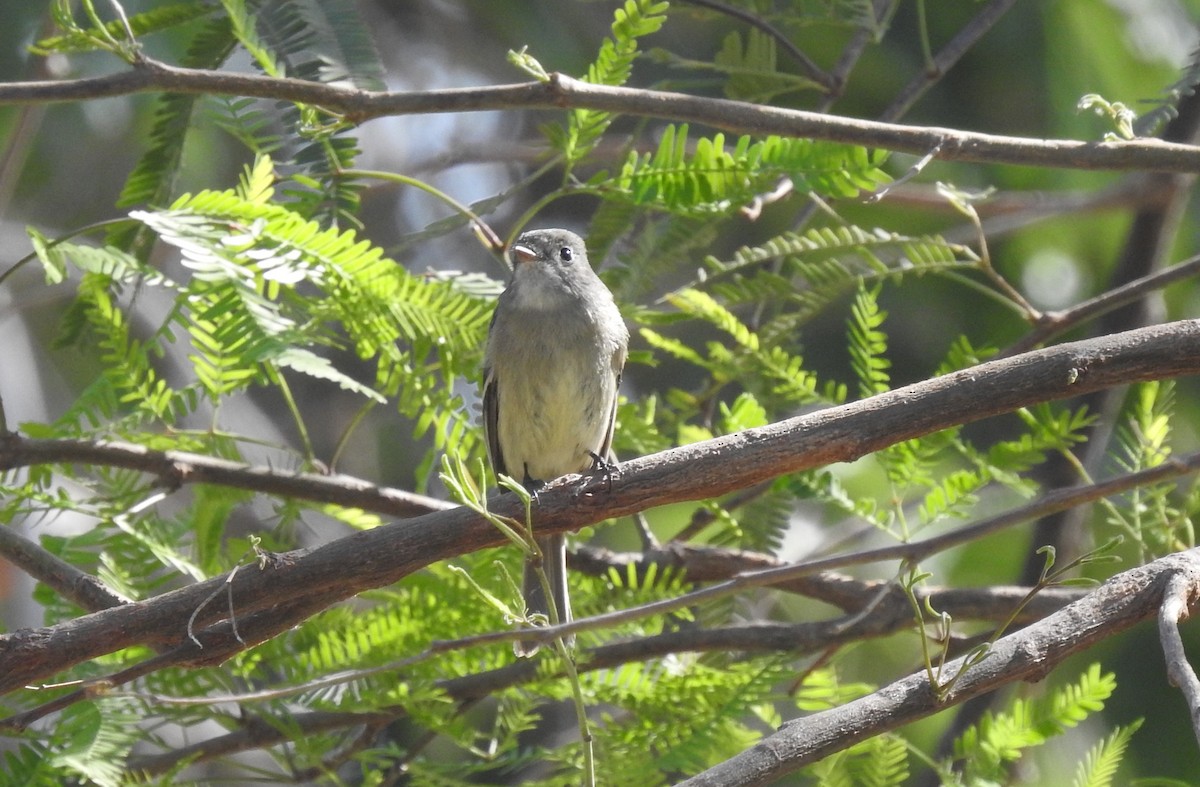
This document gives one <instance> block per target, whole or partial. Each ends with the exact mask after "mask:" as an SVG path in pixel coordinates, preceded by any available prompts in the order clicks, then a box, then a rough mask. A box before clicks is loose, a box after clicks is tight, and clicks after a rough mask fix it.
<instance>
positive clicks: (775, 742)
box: [681, 550, 1198, 787]
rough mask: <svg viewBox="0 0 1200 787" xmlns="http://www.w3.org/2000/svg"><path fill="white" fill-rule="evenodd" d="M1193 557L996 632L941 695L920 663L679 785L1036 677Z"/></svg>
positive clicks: (819, 749) (1133, 612) (1127, 623)
mask: <svg viewBox="0 0 1200 787" xmlns="http://www.w3.org/2000/svg"><path fill="white" fill-rule="evenodd" d="M1197 559H1198V555H1197V553H1196V550H1191V551H1189V552H1185V553H1180V554H1175V555H1169V556H1167V557H1165V558H1162V559H1160V560H1156V561H1154V562H1153V563H1149V564H1147V565H1145V566H1139V567H1138V568H1135V569H1132V570H1130V571H1126V572H1124V573H1122V574H1118V575H1117V576H1115V577H1113V578H1112V579H1110V580H1108V581H1107V582H1105V583H1104V585H1102V586H1101V587H1100V588H1098V589H1097V590H1096V591H1095V592H1093V593H1090V594H1089V595H1088V596H1086V597H1085V598H1083V599H1081V600H1080V601H1077V602H1075V603H1074V604H1071V605H1070V606H1068V607H1066V608H1065V609H1063V610H1062V611H1060V612H1056V613H1054V614H1053V615H1051V616H1050V617H1048V618H1046V619H1045V620H1043V621H1041V622H1039V623H1035V624H1033V625H1032V626H1029V627H1028V628H1026V629H1023V630H1022V631H1019V632H1016V633H1014V634H1009V635H1008V636H1007V637H1003V638H1001V639H1000V640H999V641H997V642H996V643H995V644H994V645H993V646H992V647H991V649H990V650H989V652H988V654H987V656H986V658H984V659H983V660H982V661H981V662H980V663H978V664H976V665H975V666H973V667H971V668H970V669H968V670H967V671H966V672H965V673H964V674H963V675H962V677H961V678H960V679H959V680H958V682H957V683H955V685H954V687H953V689H952V691H951V692H950V693H949V694H948V695H946V696H945V699H944V701H942V702H939V701H938V699H937V694H936V693H935V691H934V687H933V686H931V685H930V684H929V680H928V678H927V677H926V673H925V671H924V670H921V671H919V672H917V673H915V674H913V675H910V676H909V677H907V678H904V679H903V680H899V681H896V682H895V683H893V684H891V685H889V686H885V687H884V688H881V689H880V690H879V691H876V692H875V693H873V694H870V695H868V696H866V697H863V698H861V699H858V700H855V701H853V702H849V703H847V704H845V705H842V706H840V707H837V708H833V709H831V710H827V711H822V712H820V713H815V714H813V715H811V716H808V717H805V718H802V719H797V720H796V721H793V722H790V723H787V724H785V725H784V727H783V728H782V729H781V730H780V731H779V732H777V733H775V734H774V735H771V736H768V737H767V738H765V739H764V740H762V741H760V742H759V743H758V744H756V745H755V746H753V747H751V748H749V749H747V750H745V751H743V752H742V753H741V754H738V755H736V756H734V757H732V758H730V759H728V760H726V761H724V762H722V763H721V764H719V765H717V766H716V767H714V768H711V769H709V770H707V771H705V772H703V773H701V774H699V775H697V776H694V777H692V778H691V779H687V780H686V781H684V782H681V787H716V785H721V787H749V786H750V785H761V784H768V783H772V782H774V781H776V780H778V779H780V778H781V777H783V776H784V775H785V774H788V773H791V772H792V771H795V770H796V769H798V768H801V767H803V766H804V765H807V764H809V763H812V762H816V761H817V760H820V759H821V758H823V757H826V756H828V755H830V754H832V753H834V752H837V751H842V750H844V749H846V748H848V747H850V746H852V745H854V744H855V743H857V742H859V741H862V740H865V739H867V738H870V737H872V736H875V735H878V734H880V733H883V732H887V731H889V730H894V729H897V728H899V727H901V726H903V725H905V724H908V723H911V722H913V721H916V720H918V719H922V718H925V717H926V716H929V715H931V714H933V713H937V712H938V711H942V710H945V709H946V708H947V707H949V706H951V705H957V704H959V703H961V702H964V701H966V700H968V699H970V698H972V697H977V696H979V695H981V694H985V693H987V692H989V691H993V690H995V689H996V688H998V687H1000V686H1003V685H1006V684H1008V683H1012V682H1013V681H1016V680H1038V679H1040V678H1041V677H1043V676H1045V675H1046V674H1047V673H1048V672H1050V671H1051V670H1052V669H1054V667H1056V666H1057V665H1058V664H1060V663H1061V662H1062V661H1063V660H1064V659H1066V658H1067V657H1068V656H1070V655H1072V654H1074V653H1079V652H1081V651H1084V650H1086V649H1087V648H1089V647H1091V646H1092V645H1094V644H1095V643H1097V642H1100V641H1101V640H1104V639H1107V638H1110V637H1112V636H1114V635H1116V634H1118V633H1120V632H1123V631H1125V630H1127V629H1129V628H1131V627H1132V626H1134V625H1135V624H1137V623H1139V622H1141V621H1143V620H1146V619H1147V618H1150V617H1151V616H1153V615H1154V614H1155V613H1156V612H1158V610H1159V608H1160V605H1161V604H1162V601H1163V594H1164V582H1163V578H1164V577H1166V576H1171V575H1174V574H1177V573H1180V572H1194V571H1195V566H1196V562H1197ZM1192 584H1193V585H1194V584H1195V582H1194V581H1193V582H1192ZM964 661H965V659H956V660H955V661H953V662H951V663H950V664H947V665H946V670H947V671H948V672H950V673H956V672H958V671H960V670H961V669H962V668H963V664H964Z"/></svg>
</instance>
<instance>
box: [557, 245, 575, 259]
mask: <svg viewBox="0 0 1200 787" xmlns="http://www.w3.org/2000/svg"><path fill="white" fill-rule="evenodd" d="M573 256H574V253H573V252H572V251H571V247H570V246H563V247H562V248H561V249H559V250H558V258H559V259H560V260H562V261H563V262H570V261H571V257H573Z"/></svg>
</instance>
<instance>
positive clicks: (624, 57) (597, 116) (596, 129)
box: [545, 0, 668, 171]
mask: <svg viewBox="0 0 1200 787" xmlns="http://www.w3.org/2000/svg"><path fill="white" fill-rule="evenodd" d="M667 5H668V4H667V3H666V2H664V1H663V0H625V4H624V5H620V6H618V7H617V9H616V10H615V11H614V12H613V23H612V37H611V38H606V39H604V43H603V44H601V45H600V53H599V55H598V56H597V57H596V61H595V62H594V63H592V64H591V65H590V66H588V71H587V76H586V77H585V78H584V79H585V80H586V81H587V82H591V83H592V84H594V85H624V84H625V82H626V81H628V79H629V76H630V74H631V73H632V71H633V61H634V58H635V57H636V56H637V52H638V39H639V38H644V37H646V36H648V35H650V34H651V33H654V32H657V31H658V29H659V28H660V27H662V25H663V22H664V21H666V16H665V14H666V10H667ZM612 120H613V116H612V113H610V112H604V111H602V110H594V109H575V110H572V111H571V112H570V113H569V114H568V115H567V125H566V128H565V129H558V128H553V127H546V129H545V130H546V133H547V134H548V135H549V136H550V139H551V141H552V142H553V143H554V144H555V146H556V147H558V148H559V149H560V150H561V151H562V153H563V155H564V156H565V157H566V161H567V169H568V171H570V169H571V167H572V166H573V165H575V164H576V163H578V162H580V161H582V160H583V159H584V158H586V157H587V155H588V154H589V153H590V152H591V151H592V149H593V148H594V147H595V146H596V143H597V142H599V141H600V138H601V137H603V136H604V132H605V131H607V130H608V126H609V124H610V123H612Z"/></svg>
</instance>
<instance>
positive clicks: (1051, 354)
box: [0, 320, 1200, 693]
mask: <svg viewBox="0 0 1200 787" xmlns="http://www.w3.org/2000/svg"><path fill="white" fill-rule="evenodd" d="M1197 371H1200V321H1195V320H1188V321H1182V322H1176V323H1168V324H1165V325H1158V326H1153V327H1150V328H1143V329H1139V330H1136V331H1129V332H1127V333H1122V334H1115V335H1111V336H1105V337H1101V338H1097V339H1091V340H1088V341H1083V342H1075V343H1071V344H1063V345H1059V346H1055V347H1052V348H1048V349H1044V350H1038V351H1036V352H1032V353H1028V354H1025V355H1021V356H1017V357H1014V358H1009V359H1004V360H999V361H991V362H988V363H985V364H981V365H979V366H977V367H974V368H971V369H966V370H963V371H960V372H955V373H952V374H947V375H944V376H942V377H938V378H935V379H932V380H927V381H924V382H920V383H916V384H913V385H910V386H906V387H904V388H899V389H896V390H894V391H889V392H887V393H884V394H880V395H878V396H874V397H871V398H869V399H864V400H862V401H858V402H852V403H849V404H845V405H841V406H839V407H831V408H829V409H826V410H822V411H819V412H815V413H811V414H808V415H804V416H800V417H797V418H792V419H789V420H786V421H782V422H779V423H775V424H771V425H769V426H766V427H762V428H758V429H751V430H747V431H744V432H739V433H736V434H732V435H726V436H723V437H719V438H716V439H713V440H708V441H704V442H701V443H695V444H691V445H687V446H683V447H680V448H675V449H671V450H668V451H663V452H661V453H658V454H654V455H651V456H646V457H642V458H639V459H634V460H631V461H629V462H626V463H625V464H623V465H622V466H621V472H620V474H619V475H618V477H617V478H615V479H606V478H602V477H588V478H586V479H585V480H584V481H583V482H582V483H579V482H578V479H577V478H576V477H573V476H569V477H566V478H564V479H560V480H559V481H557V482H555V483H553V484H551V485H549V486H548V487H546V488H545V490H543V491H542V492H541V493H540V495H539V503H538V505H537V507H536V508H535V511H534V516H533V520H534V526H535V528H537V529H538V530H539V531H540V532H544V533H553V532H562V531H565V530H571V529H578V528H580V527H583V526H585V525H590V524H595V523H597V522H600V521H602V520H604V519H606V518H610V517H617V516H624V515H629V514H633V513H636V512H638V511H642V510H645V509H647V508H650V507H654V506H660V505H666V504H668V503H673V502H684V501H689V500H701V499H707V498H710V497H714V496H719V495H723V494H727V493H729V492H733V491H736V490H737V489H741V488H745V487H748V486H752V485H754V484H756V483H759V482H761V481H763V480H764V479H766V478H771V477H775V476H779V475H784V474H787V473H792V472H798V471H801V470H806V469H810V468H814V467H820V466H824V465H827V464H830V463H832V462H839V461H851V460H853V459H856V458H858V457H861V456H864V455H866V454H868V453H871V452H873V451H876V450H879V449H880V448H883V447H886V446H888V445H892V444H894V443H896V442H899V441H902V440H907V439H910V438H914V437H918V436H920V435H923V434H928V433H931V432H934V431H938V430H940V429H944V428H947V427H950V426H954V425H958V424H962V423H967V422H973V421H977V420H980V419H982V418H986V417H988V416H991V415H997V414H1000V413H1006V412H1010V411H1012V410H1014V409H1016V408H1019V407H1025V406H1029V405H1032V404H1035V403H1038V402H1043V401H1049V400H1055V399H1062V398H1067V397H1070V396H1074V395H1080V394H1084V393H1087V392H1090V391H1094V390H1100V389H1103V388H1106V387H1111V386H1115V385H1124V384H1127V383H1131V382H1136V381H1139V380H1157V379H1166V378H1170V377H1177V376H1179V375H1183V374H1194V373H1196V372H1197ZM105 448H106V447H105V446H99V447H96V446H88V445H81V444H79V443H78V442H75V441H28V440H23V439H21V438H19V437H16V436H9V437H7V438H6V439H3V440H0V469H9V468H13V467H17V466H22V465H26V464H30V463H41V462H55V461H75V462H79V461H88V462H98V463H104V462H105V461H106V460H107V459H109V458H110V457H111V455H112V454H111V452H108V451H105V450H103V449H105ZM68 449H69V450H68ZM72 451H79V452H81V453H72ZM119 455H120V457H121V458H122V460H123V462H125V463H124V464H121V465H120V466H122V467H132V468H138V469H142V470H144V471H146V472H151V473H156V474H159V475H161V476H164V477H166V478H169V479H181V480H187V475H186V474H184V475H178V467H177V465H176V463H174V462H169V461H164V460H165V459H166V458H167V457H168V455H166V454H162V453H160V452H152V451H147V450H143V449H136V447H121V450H120V452H119ZM188 466H190V465H188ZM218 470H219V471H220V473H226V474H228V477H229V478H230V479H231V480H232V482H236V483H244V482H245V480H246V478H247V477H248V476H247V474H246V472H245V471H246V468H241V467H223V466H218V467H217V468H215V469H214V473H216V472H217V471H218ZM256 472H258V473H259V474H260V475H262V474H263V473H261V472H260V471H256ZM220 473H217V474H218V475H219V474H220ZM267 478H268V481H269V482H270V483H272V484H273V483H276V482H277V479H275V478H274V477H270V476H269V475H268V476H267ZM289 478H294V477H289ZM317 478H319V477H317ZM207 480H208V481H210V482H220V481H219V480H218V479H216V478H211V477H210V478H208V479H207ZM357 483H359V484H361V487H362V488H361V489H360V490H358V491H357V492H356V493H353V494H351V493H348V491H347V490H346V489H345V488H343V489H341V490H340V492H339V495H340V496H339V497H338V498H337V499H338V502H340V503H341V504H345V505H357V506H359V507H362V508H365V509H368V510H380V508H382V507H388V506H391V505H395V503H394V502H393V501H392V500H391V499H390V495H389V494H387V492H388V490H380V489H378V488H375V487H372V486H371V485H369V484H362V483H361V482H357ZM295 488H296V489H297V490H298V492H299V493H300V494H305V493H306V490H307V487H305V486H304V485H303V484H296V485H295ZM307 493H308V494H311V492H310V491H308V492H307ZM363 498H366V501H364V500H363ZM365 502H369V503H370V504H364V503H365ZM492 505H493V508H494V510H495V511H496V512H497V513H499V514H501V515H505V516H509V517H514V518H519V517H522V516H523V513H522V511H521V506H520V503H519V502H518V501H516V500H514V499H512V496H511V495H510V496H508V497H500V498H495V499H493V501H492ZM389 510H390V509H389ZM504 541H505V539H504V537H503V536H502V535H500V534H499V533H498V532H497V531H496V530H495V529H494V528H493V527H492V526H491V525H489V524H488V523H486V522H485V521H484V520H482V519H481V518H480V517H478V516H476V515H474V514H473V513H471V512H470V511H469V510H467V509H465V508H453V509H450V510H446V511H438V512H435V513H432V514H426V515H424V516H420V517H416V518H414V519H410V520H407V521H405V522H400V523H396V524H392V525H387V526H384V527H380V528H376V529H374V530H370V531H363V532H358V533H354V534H351V535H349V536H347V537H345V538H341V539H338V540H337V541H334V542H331V543H328V544H325V545H322V546H320V547H316V548H313V549H303V550H296V551H294V552H289V553H287V554H285V555H282V556H279V559H278V560H276V561H275V562H273V563H272V564H270V565H268V566H266V567H264V568H249V569H242V570H241V571H239V572H238V573H237V575H236V577H233V578H232V580H231V581H227V580H228V578H227V577H218V578H214V579H211V580H208V581H205V582H201V583H197V584H196V585H193V586H189V587H186V588H181V589H179V590H175V591H172V592H169V593H165V594H163V595H161V596H157V597H155V598H153V599H151V600H148V601H143V602H140V603H136V604H126V605H122V606H120V607H116V608H113V609H108V610H104V611H101V612H96V613H93V614H90V615H85V616H83V617H81V618H78V619H76V620H72V621H68V622H65V623H61V624H59V625H56V626H51V627H43V628H38V629H32V630H22V631H17V632H13V633H10V634H6V635H2V636H0V693H7V692H9V691H12V690H13V689H16V688H19V687H21V686H23V685H26V684H28V683H31V682H36V681H39V680H44V679H47V678H48V677H50V676H52V675H54V674H56V673H58V672H60V671H62V670H64V669H67V668H69V667H70V666H72V665H74V664H78V663H80V662H82V661H86V660H89V659H92V658H95V657H97V656H100V655H103V654H105V653H110V652H113V651H115V650H118V649H121V648H125V647H130V646H133V645H136V644H146V643H153V644H156V645H166V644H169V643H176V644H177V643H181V642H187V637H188V628H187V625H186V622H187V621H189V620H192V619H194V621H195V628H196V630H197V631H203V629H204V627H209V626H213V625H214V624H217V623H219V622H221V621H224V620H225V619H226V618H227V612H226V605H225V604H206V601H207V600H208V599H209V598H210V597H212V596H214V594H215V593H216V592H218V591H221V592H227V593H228V598H229V599H230V604H231V605H232V607H233V609H234V610H235V614H236V615H238V621H237V624H238V630H239V631H240V632H241V634H242V636H243V637H244V638H246V639H248V640H252V641H253V640H257V641H261V640H259V638H260V637H262V638H266V637H269V636H273V635H274V634H275V633H278V631H281V630H284V629H286V628H287V627H288V626H290V625H294V623H295V622H298V621H297V620H295V619H293V618H290V617H289V616H290V615H291V616H295V615H300V616H307V615H311V614H314V613H316V612H317V611H319V610H320V609H323V608H324V607H326V606H329V605H330V604H333V603H336V602H337V601H340V600H342V599H345V598H349V597H350V596H353V595H355V594H357V593H359V592H362V591H364V590H367V589H370V588H374V587H380V586H383V585H387V584H391V583H393V582H396V581H398V580H400V579H402V578H403V577H405V576H407V575H408V574H410V573H412V572H413V571H415V570H417V569H419V568H422V567H424V566H426V565H429V564H430V563H433V562H436V561H439V560H443V559H446V558H449V557H452V556H454V555H458V554H462V553H464V552H468V551H472V550H478V549H482V548H486V547H492V546H497V545H499V544H502V543H504ZM226 585H228V587H227V588H226ZM228 629H229V627H228V626H227V625H226V624H224V623H222V624H221V627H219V629H213V630H212V631H209V632H205V638H203V639H202V642H203V643H204V647H205V650H204V652H203V653H202V654H199V656H198V658H199V659H201V660H202V662H203V663H214V662H217V661H219V660H220V659H222V658H224V657H227V656H228V655H229V654H230V653H231V652H236V650H237V649H238V647H239V646H238V645H237V644H235V643H237V638H236V637H234V636H232V632H230V631H228ZM208 637H215V638H216V641H212V640H210V639H208ZM240 647H244V645H241V646H240ZM231 649H232V650H231ZM197 663H200V662H197Z"/></svg>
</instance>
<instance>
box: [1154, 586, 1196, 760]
mask: <svg viewBox="0 0 1200 787" xmlns="http://www.w3.org/2000/svg"><path fill="white" fill-rule="evenodd" d="M1198 597H1200V587H1197V585H1196V582H1195V580H1194V578H1193V577H1191V576H1189V575H1188V574H1185V573H1183V572H1179V573H1176V574H1173V575H1172V576H1171V577H1170V578H1169V579H1168V580H1167V582H1166V589H1165V590H1164V591H1163V600H1162V605H1161V607H1160V609H1159V613H1158V636H1159V641H1160V642H1162V649H1163V656H1164V658H1166V661H1167V678H1168V679H1169V680H1170V681H1171V684H1172V685H1174V686H1178V687H1179V690H1180V691H1181V692H1183V697H1184V699H1185V700H1186V701H1187V706H1188V717H1189V718H1191V720H1192V732H1193V733H1194V734H1195V736H1196V741H1197V742H1200V679H1197V678H1196V671H1195V670H1194V669H1192V665H1191V664H1189V663H1188V660H1187V652H1186V651H1185V650H1184V649H1183V638H1182V637H1180V636H1179V621H1181V620H1183V619H1184V618H1186V617H1187V616H1188V608H1189V607H1191V605H1192V604H1193V603H1194V602H1195V601H1196V599H1197V598H1198Z"/></svg>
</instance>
